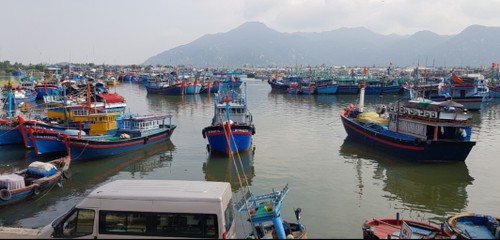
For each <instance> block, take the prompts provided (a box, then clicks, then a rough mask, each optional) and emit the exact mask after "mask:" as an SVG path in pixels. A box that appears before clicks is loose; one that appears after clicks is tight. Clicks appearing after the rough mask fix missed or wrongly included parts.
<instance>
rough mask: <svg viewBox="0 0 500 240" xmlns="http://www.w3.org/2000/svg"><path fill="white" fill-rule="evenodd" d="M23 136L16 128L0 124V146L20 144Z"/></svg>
mask: <svg viewBox="0 0 500 240" xmlns="http://www.w3.org/2000/svg"><path fill="white" fill-rule="evenodd" d="M23 142H24V141H23V135H22V134H21V132H20V131H19V129H18V126H10V125H3V124H0V145H10V144H22V143H23Z"/></svg>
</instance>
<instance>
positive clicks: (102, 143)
mask: <svg viewBox="0 0 500 240" xmlns="http://www.w3.org/2000/svg"><path fill="white" fill-rule="evenodd" d="M171 118H172V115H142V116H132V115H131V116H130V117H128V118H124V119H123V127H122V128H119V129H117V131H116V133H114V134H105V135H98V136H91V135H85V136H70V135H67V134H63V133H60V132H53V131H46V132H41V133H38V138H41V139H43V138H46V139H55V140H54V141H50V142H52V143H54V142H55V141H58V142H59V144H66V145H67V146H68V149H69V150H70V151H69V152H70V153H71V156H72V159H73V160H74V161H75V160H89V159H97V158H104V157H109V156H113V155H117V154H122V153H125V152H129V151H133V150H137V149H140V148H143V147H144V146H149V145H152V144H154V143H157V142H160V141H163V140H167V139H170V136H171V135H172V134H173V132H174V130H175V128H176V125H174V124H172V122H171ZM47 142H49V141H47ZM36 144H37V145H38V141H36ZM35 148H36V149H37V148H38V146H35Z"/></svg>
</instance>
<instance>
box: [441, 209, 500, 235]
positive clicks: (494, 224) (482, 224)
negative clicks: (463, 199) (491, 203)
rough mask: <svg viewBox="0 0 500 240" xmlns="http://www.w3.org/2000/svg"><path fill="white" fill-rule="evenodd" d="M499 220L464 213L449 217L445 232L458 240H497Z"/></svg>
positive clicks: (499, 231)
mask: <svg viewBox="0 0 500 240" xmlns="http://www.w3.org/2000/svg"><path fill="white" fill-rule="evenodd" d="M499 221H500V218H498V217H497V218H495V217H492V216H489V215H482V214H474V213H464V214H458V215H455V216H452V217H449V218H448V219H447V220H446V222H445V226H446V227H445V230H446V231H447V232H448V233H450V234H452V235H453V236H454V237H456V238H458V239H499V238H500V222H499Z"/></svg>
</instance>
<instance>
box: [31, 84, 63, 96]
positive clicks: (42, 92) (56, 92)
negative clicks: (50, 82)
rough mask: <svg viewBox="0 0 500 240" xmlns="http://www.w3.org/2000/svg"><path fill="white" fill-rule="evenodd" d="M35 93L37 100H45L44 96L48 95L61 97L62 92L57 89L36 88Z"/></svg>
mask: <svg viewBox="0 0 500 240" xmlns="http://www.w3.org/2000/svg"><path fill="white" fill-rule="evenodd" d="M35 91H36V93H37V95H36V98H38V99H43V96H46V95H59V94H60V93H61V92H60V91H59V88H57V87H46V88H44V87H40V86H36V87H35Z"/></svg>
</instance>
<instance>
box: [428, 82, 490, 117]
mask: <svg viewBox="0 0 500 240" xmlns="http://www.w3.org/2000/svg"><path fill="white" fill-rule="evenodd" d="M483 80H484V78H483V79H480V78H478V77H474V76H461V77H458V75H457V74H456V73H453V74H452V78H451V79H450V80H449V81H448V82H447V83H446V84H445V85H443V86H441V88H440V96H437V97H431V100H435V101H446V100H453V101H454V102H457V103H460V104H463V105H464V106H465V107H466V108H467V109H468V110H480V109H481V107H482V105H483V103H485V102H487V101H488V96H489V93H488V92H484V91H483V92H480V91H479V88H483V87H482V85H484V83H480V82H482V81H483ZM485 87H486V86H485ZM486 89H487V87H486Z"/></svg>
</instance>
